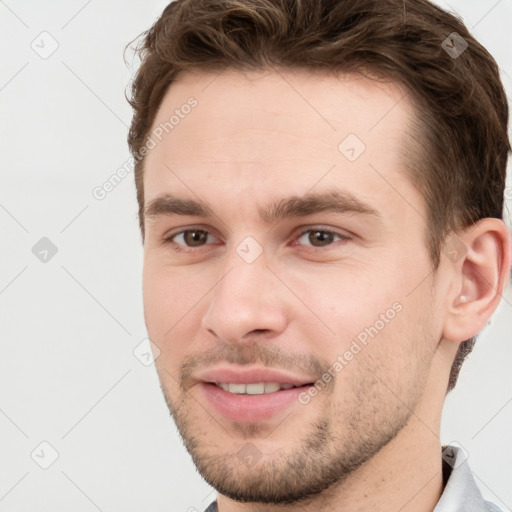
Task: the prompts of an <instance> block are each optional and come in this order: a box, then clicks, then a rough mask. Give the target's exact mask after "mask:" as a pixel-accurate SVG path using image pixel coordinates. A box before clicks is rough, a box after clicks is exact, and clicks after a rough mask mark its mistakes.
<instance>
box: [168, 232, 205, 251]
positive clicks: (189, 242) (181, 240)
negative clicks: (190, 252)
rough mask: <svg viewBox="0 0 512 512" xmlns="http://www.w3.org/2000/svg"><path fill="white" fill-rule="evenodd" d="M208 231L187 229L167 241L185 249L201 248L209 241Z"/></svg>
mask: <svg viewBox="0 0 512 512" xmlns="http://www.w3.org/2000/svg"><path fill="white" fill-rule="evenodd" d="M208 235H209V233H208V231H204V230H203V229H185V230H183V231H180V232H179V233H175V234H174V235H172V236H170V237H169V238H168V239H167V240H166V241H167V242H174V243H176V244H177V245H179V246H184V247H200V246H202V245H204V244H205V243H206V242H207V240H208Z"/></svg>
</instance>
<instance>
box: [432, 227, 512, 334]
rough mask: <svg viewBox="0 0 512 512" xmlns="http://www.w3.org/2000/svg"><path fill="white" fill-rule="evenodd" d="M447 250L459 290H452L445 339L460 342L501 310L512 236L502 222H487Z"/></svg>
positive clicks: (457, 238)
mask: <svg viewBox="0 0 512 512" xmlns="http://www.w3.org/2000/svg"><path fill="white" fill-rule="evenodd" d="M446 247H447V248H448V250H446V249H445V251H444V257H445V258H446V259H447V264H448V265H451V266H452V269H451V270H452V271H453V276H454V280H455V284H456V286H454V287H450V289H451V292H450V295H449V296H448V301H449V302H448V309H447V314H446V316H445V323H444V327H443V338H445V339H448V340H451V341H457V342H461V341H465V340H467V339H469V338H471V337H472V336H475V335H476V334H478V333H479V332H480V331H481V330H483V328H484V327H485V326H486V325H487V323H488V321H489V319H490V318H491V316H492V314H493V313H494V311H495V310H496V308H497V307H498V304H499V302H500V300H501V298H502V294H503V291H504V289H505V286H506V284H507V281H508V279H509V275H510V262H511V246H510V233H509V231H508V228H507V226H506V225H505V223H504V222H503V221H502V220H500V219H494V218H485V219H481V220H480V221H478V222H477V223H476V224H475V225H473V226H471V227H470V228H468V229H467V230H466V231H464V232H463V233H460V234H458V235H457V236H455V235H452V236H451V238H450V239H449V240H448V242H447V244H446ZM442 257H443V256H442Z"/></svg>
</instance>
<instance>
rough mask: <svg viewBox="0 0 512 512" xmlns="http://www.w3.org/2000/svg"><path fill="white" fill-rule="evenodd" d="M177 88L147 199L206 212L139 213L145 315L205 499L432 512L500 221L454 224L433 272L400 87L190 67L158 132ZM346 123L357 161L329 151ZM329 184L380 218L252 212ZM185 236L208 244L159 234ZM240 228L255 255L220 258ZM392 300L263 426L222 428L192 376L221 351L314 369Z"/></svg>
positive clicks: (487, 301) (277, 506) (502, 248)
mask: <svg viewBox="0 0 512 512" xmlns="http://www.w3.org/2000/svg"><path fill="white" fill-rule="evenodd" d="M190 96H194V97H195V98H196V99H197V101H198V105H197V107H196V108H195V109H193V110H192V111H191V113H190V114H189V115H187V116H185V117H184V118H183V119H180V122H179V124H178V125H176V126H175V127H174V129H173V130H172V131H170V132H169V134H168V135H167V136H165V137H163V139H162V141H161V142H160V143H159V144H157V145H156V147H155V148H154V149H152V150H151V151H150V153H149V154H148V155H147V157H146V160H145V164H144V169H145V170H144V187H145V204H149V203H150V202H151V201H152V200H153V199H155V198H156V197H158V196H159V195H161V194H163V193H166V192H168V193H172V194H173V195H176V196H179V197H182V198H187V199H196V200H197V199H201V200H203V201H205V202H207V203H208V204H209V205H210V207H211V208H212V210H213V211H214V213H215V215H214V216H210V217H200V218H197V217H192V216H179V215H160V216H154V217H151V218H148V217H147V218H146V219H145V231H146V234H145V241H144V276H143V292H144V310H145V321H146V326H147V329H148V333H149V337H150V339H151V340H152V341H153V343H154V344H155V345H156V346H157V347H158V348H159V350H160V355H159V356H158V358H157V359H156V367H157V371H158V375H159V378H160V382H161V387H162V390H163V393H164V396H165V398H166V401H167V403H168V405H169V408H170V410H171V412H172V414H173V417H174V420H175V421H176V424H177V426H178V429H179V431H180V434H181V436H182V437H183V440H184V443H185V446H186V447H187V449H188V451H189V452H190V453H191V456H192V458H193V460H194V463H195V464H196V466H197V467H198V469H199V471H200V472H201V474H202V476H203V477H204V478H205V480H206V481H208V482H209V483H210V484H211V485H212V486H214V487H215V488H216V489H217V490H218V491H219V496H218V505H219V510H220V511H221V512H230V511H256V510H265V511H271V510H280V511H284V510H288V509H290V510H294V509H295V508H296V506H297V502H298V501H299V500H300V501H301V503H300V505H301V507H302V510H304V511H310V510H325V511H331V510H333V511H334V510H350V511H353V512H355V511H363V510H379V511H394V512H395V511H397V510H401V511H402V512H409V511H415V512H422V511H425V512H426V511H432V510H433V508H434V507H435V504H436V503H437V501H438V500H439V497H440V495H441V493H442V491H443V481H442V459H441V442H440V439H439V432H440V418H441V412H442V406H443V403H444V399H445V393H446V388H447V384H448V376H449V371H450V367H451V364H452V362H453V360H454V357H455V353H456V350H457V348H458V345H459V343H460V342H461V341H464V340H465V339H468V338H469V337H471V336H473V335H474V334H476V333H478V332H479V331H480V330H481V329H482V328H483V327H484V326H485V325H486V323H487V321H488V319H489V318H490V316H491V315H492V313H493V312H494V310H495V309H496V307H497V305H498V303H499V300H500V294H501V293H502V291H503V287H504V283H505V280H506V278H507V272H508V269H509V267H510V239H509V235H508V231H507V229H506V227H505V225H504V224H503V222H501V221H500V220H496V219H483V220H481V221H480V222H479V223H478V224H477V225H475V226H474V227H472V228H471V229H469V230H467V231H465V232H462V233H459V234H458V238H459V240H460V241H462V242H463V243H464V244H465V245H466V249H467V251H466V252H465V254H464V255H463V256H462V257H461V258H460V259H458V260H457V261H452V260H450V259H449V258H447V256H446V255H445V254H444V253H443V254H442V257H441V264H440V266H439V268H438V270H437V272H432V263H431V261H430V259H429V256H428V252H427V248H426V245H425V233H426V226H425V218H426V210H425V205H424V201H423V199H422V197H421V195H420V194H419V193H418V192H417V191H416V190H415V188H414V187H413V185H412V184H411V182H410V180H409V179H408V177H407V172H406V168H405V162H404V161H403V160H404V159H403V158H402V156H401V155H402V152H401V148H402V147H403V144H407V143H409V141H408V139H407V136H406V132H407V128H408V126H409V125H410V121H411V119H412V118H413V116H414V115H415V110H414V105H413V104H412V102H411V101H410V100H409V97H408V95H407V94H406V91H404V90H403V88H401V87H400V86H399V85H398V84H396V83H392V82H387V83H383V82H376V81H371V80H369V79H368V78H365V77H362V76H360V75H342V76H339V77H334V76H332V75H328V74H318V73H316V74H314V75H313V74H311V73H307V72H297V71H296V72H292V71H290V70H287V71H284V70H280V71H277V70H268V71H266V72H250V73H241V72H238V71H233V70H227V71H224V72H223V73H221V74H219V75H213V74H207V73H200V72H197V73H191V72H188V73H186V74H183V75H181V76H180V77H179V79H178V80H177V81H176V82H175V83H174V84H173V85H172V86H171V87H170V88H169V90H168V91H167V93H166V95H165V97H164V99H163V101H162V104H161V106H160V109H159V111H158V114H157V116H156V119H155V122H154V127H157V126H158V125H159V124H160V123H162V122H165V121H166V120H168V118H169V116H170V115H171V114H172V113H173V112H174V110H175V109H176V108H180V106H181V105H183V104H184V103H186V101H187V98H189V97H190ZM348 134H356V135H357V137H358V138H359V139H360V140H362V141H363V142H364V144H365V146H366V149H365V151H364V152H363V153H362V154H361V155H360V156H359V157H358V158H357V159H356V160H355V161H349V160H348V159H347V158H345V156H344V155H343V154H342V153H341V152H340V151H339V150H338V145H339V144H340V142H342V141H343V140H344V139H345V137H346V136H347V135H348ZM333 187H337V188H338V189H341V190H344V191H349V192H350V193H352V194H354V195H355V196H356V197H357V198H359V199H361V200H362V201H364V202H365V203H368V204H369V205H371V207H372V208H374V209H375V210H377V211H378V212H380V219H376V218H374V217H373V216H368V215H358V214H353V213H332V212H320V213H315V214H313V215H310V216H308V217H305V218H288V219H284V220H282V221H280V222H278V223H275V224H274V225H271V226H269V225H267V224H265V223H263V222H262V220H261V219H260V218H259V215H258V208H259V207H262V206H263V205H265V204H267V203H268V202H269V201H271V200H279V199H281V198H284V197H288V196H293V195H295V196H303V195H304V194H306V193H308V192H322V191H326V190H328V189H331V188H333ZM308 227H309V228H310V229H313V232H314V231H315V229H314V228H316V229H317V230H318V229H320V228H322V229H327V230H330V231H333V232H335V233H337V234H340V235H344V236H347V237H349V238H348V239H341V238H338V237H336V236H334V238H333V239H329V242H327V243H323V244H321V243H318V242H317V241H315V239H314V237H313V236H312V233H311V232H308V233H306V235H304V236H301V233H302V232H303V231H305V230H306V228H308ZM186 228H188V229H191V228H196V229H200V230H206V231H207V232H208V237H207V238H206V239H205V240H204V242H203V243H202V245H201V244H199V245H196V246H190V240H191V238H190V233H189V237H188V238H184V237H183V235H182V236H177V237H175V238H174V239H172V242H171V241H168V242H164V239H165V238H166V237H169V236H170V235H172V234H175V233H177V232H178V231H180V230H183V229H186ZM247 236H251V237H253V238H254V239H255V240H256V241H257V243H258V244H259V246H260V247H261V249H262V251H263V252H262V254H261V255H260V256H259V257H258V258H257V259H256V260H255V261H254V262H252V263H247V262H246V261H244V260H243V259H242V258H241V257H240V255H239V253H238V252H237V250H236V248H237V246H238V245H239V244H240V243H241V242H242V241H243V240H244V239H245V238H246V237H247ZM187 240H188V243H189V247H187V245H186V244H187ZM314 244H316V247H315V245H314ZM175 247H181V248H182V249H185V250H187V249H188V251H189V252H177V251H176V250H175ZM461 296H463V297H464V298H463V299H462V300H461V299H460V297H461ZM394 303H399V304H400V305H401V307H402V309H401V311H400V312H399V313H397V314H396V315H395V316H394V318H393V319H392V320H391V321H389V322H388V323H386V324H385V327H384V328H382V329H381V330H379V332H378V334H377V335H376V336H375V337H374V338H371V339H370V340H369V342H368V344H367V345H366V346H365V347H364V348H363V349H362V350H361V351H360V352H358V353H357V355H355V356H354V357H353V359H352V360H351V361H349V362H348V364H346V365H345V366H344V367H343V369H342V371H339V372H337V373H336V376H335V378H334V379H333V380H332V381H331V383H330V384H329V386H326V387H325V389H324V390H322V391H320V392H319V393H318V394H317V396H315V397H314V398H312V399H311V401H310V402H309V403H308V404H306V405H303V404H301V403H299V402H297V403H294V404H293V405H292V407H290V408H288V409H287V410H286V412H283V413H282V414H281V413H279V414H277V415H275V416H274V417H273V418H272V419H271V420H268V421H264V422H257V423H256V422H253V423H249V422H234V421H229V420H227V419H226V418H224V417H222V416H220V415H219V414H218V413H216V411H215V410H214V409H212V408H211V406H210V405H209V404H208V402H207V401H206V400H205V397H204V395H203V394H202V393H201V389H200V386H199V384H198V382H197V380H195V379H194V376H195V375H196V374H197V372H199V371H204V370H206V369H208V368H210V367H213V366H214V365H217V364H218V363H220V362H224V363H226V364H231V365H235V366H237V367H238V368H242V366H241V365H242V364H243V365H249V366H270V367H273V368H285V369H287V370H289V371H292V372H294V373H296V374H297V375H308V376H314V377H315V378H321V375H322V371H324V370H327V369H328V368H329V367H331V366H332V365H333V363H334V362H335V361H336V360H337V356H338V355H339V354H343V353H344V352H345V351H346V350H348V349H349V348H350V345H351V342H352V341H353V340H354V339H355V337H356V336H357V335H358V334H359V333H361V332H362V331H364V329H365V327H368V326H370V325H374V324H375V322H376V320H378V319H379V317H380V315H381V314H383V313H385V312H386V311H387V310H389V308H391V307H392V305H393V304H394ZM185 364H186V365H185ZM185 368H187V369H188V372H185V371H184V369H185ZM242 449H245V450H247V449H250V450H253V452H252V453H254V454H256V455H257V457H256V458H257V459H258V460H257V462H256V463H255V464H254V465H252V466H249V465H247V464H246V463H244V461H243V460H241V458H240V457H238V456H237V454H238V453H239V452H240V450H242Z"/></svg>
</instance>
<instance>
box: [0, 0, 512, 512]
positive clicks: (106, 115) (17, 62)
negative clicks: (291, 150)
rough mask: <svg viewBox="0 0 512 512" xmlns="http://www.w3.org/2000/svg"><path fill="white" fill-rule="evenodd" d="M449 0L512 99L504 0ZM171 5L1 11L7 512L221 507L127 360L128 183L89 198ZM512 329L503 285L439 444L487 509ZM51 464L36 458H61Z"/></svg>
mask: <svg viewBox="0 0 512 512" xmlns="http://www.w3.org/2000/svg"><path fill="white" fill-rule="evenodd" d="M441 5H443V6H445V7H448V8H449V9H456V10H457V11H458V12H459V13H460V15H461V16H462V17H463V19H464V21H465V23H466V24H467V25H468V27H472V28H473V33H474V35H475V36H476V37H477V38H478V39H479V40H480V41H481V42H482V43H483V44H484V45H485V46H486V47H487V48H488V49H489V51H490V52H491V53H492V54H493V55H494V56H495V58H496V59H497V61H498V63H499V65H500V67H501V69H502V77H503V81H504V83H505V86H506V87H507V90H508V95H509V97H510V96H511V94H510V91H511V89H512V81H511V79H510V77H511V76H512V59H511V55H512V54H511V52H510V49H511V48H512V40H511V36H510V32H511V24H510V23H511V20H512V0H501V1H498V2H497V1H496V0H490V1H487V0H486V1H483V0H473V1H468V0H464V1H463V0H458V1H456V0H453V1H452V2H451V7H450V6H448V4H447V3H444V2H441ZM164 6H165V2H163V1H157V0H153V1H145V2H133V1H126V0H125V1H123V2H121V1H113V0H107V1H101V2H100V1H99V0H92V1H88V2H87V1H85V0H76V1H75V0H73V1H69V0H68V1H64V0H62V1H52V2H50V1H46V2H38V1H35V0H34V1H18V2H16V1H15V0H5V1H3V0H2V1H0V34H1V38H2V43H1V46H0V52H1V61H0V62H1V64H0V66H1V68H0V102H1V133H0V144H1V150H0V161H1V169H2V186H1V188H0V222H1V228H2V234H3V241H2V262H1V265H0V272H1V273H0V301H1V303H0V310H1V314H2V336H1V344H2V345H1V350H2V356H1V358H0V376H1V382H0V385H1V387H0V389H1V395H0V396H1V404H0V405H1V407H0V431H1V432H0V433H1V436H0V442H1V454H2V455H1V457H2V464H1V465H0V510H1V511H2V512H14V511H16V512H20V511H25V512H28V511H30V512H43V511H52V512H59V511H68V512H69V511H70V510H73V511H74V512H82V511H83V512H89V511H91V512H92V511H95V510H101V511H104V512H107V511H123V512H128V511H139V512H140V511H142V510H145V511H152V512H157V511H164V510H173V511H186V510H189V509H190V510H193V509H192V508H190V507H195V508H196V509H198V510H201V511H202V510H203V509H204V508H205V507H206V506H207V504H208V503H209V502H210V501H212V500H213V498H214V497H215V492H214V491H213V490H212V489H211V488H210V487H209V486H208V485H207V484H206V483H205V482H204V481H202V479H201V477H200V476H199V474H198V473H197V472H196V470H195V468H194V465H193V464H192V461H191V459H190V457H189V455H188V454H187V452H186V451H185V449H184V448H183V446H182V444H181V441H180V439H179V437H178V435H177V432H176V429H175V427H174V423H173V421H172V419H171V418H170V416H169V413H168V410H167V407H166V405H165V403H164V400H163V397H162V396H161V391H160V388H159V384H158V380H157V376H156V373H155V370H154V367H153V366H149V367H146V366H144V365H143V364H141V363H140V362H139V360H137V359H136V358H135V357H134V355H133V350H134V348H135V347H136V346H137V345H138V344H139V343H140V342H141V341H142V340H143V339H144V338H145V337H146V331H145V326H144V320H143V309H142V294H141V270H142V247H141V241H140V235H139V232H138V224H137V204H136V198H135V186H134V183H133V176H132V175H131V174H130V175H129V176H128V177H127V178H126V179H125V180H124V181H123V182H122V183H121V184H120V185H118V186H117V188H116V189H115V190H113V191H112V192H111V193H110V194H109V195H108V196H107V197H106V198H105V199H104V200H103V201H99V200H97V199H95V198H94V197H93V195H92V190H93V188H94V187H96V186H98V185H101V184H102V183H104V182H105V181H106V180H107V179H108V177H109V176H110V175H111V174H112V173H114V172H115V171H116V170H117V169H118V168H119V167H121V166H122V165H123V164H124V163H125V162H126V160H127V158H128V156H129V153H128V149H127V144H126V134H127V127H128V125H129V123H130V120H131V110H130V108H129V105H128V104H127V102H126V101H125V98H124V90H125V87H126V85H127V84H128V83H129V81H130V78H131V73H132V71H133V70H130V69H128V68H127V67H126V66H125V64H124V62H123V56H122V54H123V48H124V46H125V45H126V44H127V43H128V42H129V41H131V40H132V39H133V38H135V37H136V36H137V35H138V34H139V33H140V32H142V31H143V30H146V29H147V28H149V27H150V26H151V24H152V23H153V22H154V21H155V19H156V17H157V16H158V15H159V14H160V12H161V11H162V9H163V7H164ZM43 31H47V32H48V33H49V34H51V37H52V38H53V39H55V40H56V41H57V43H58V45H59V46H58V48H57V50H56V51H55V52H54V53H53V54H52V55H51V56H50V57H48V58H47V59H43V58H41V57H40V56H39V55H38V54H37V53H36V52H35V51H34V50H33V49H32V47H31V44H32V41H34V40H35V43H34V44H39V45H40V46H41V45H42V43H40V42H39V43H38V41H40V37H48V36H39V35H40V34H41V32H43ZM38 37H39V39H38ZM50 45H51V40H50V39H46V42H45V48H46V49H48V48H51V46H50ZM509 174H510V173H509ZM509 206H510V205H509ZM507 211H508V213H507V216H508V217H510V213H509V212H510V208H509V209H508V210H507ZM42 237H48V238H49V239H50V240H51V241H52V242H53V244H55V246H56V247H57V249H58V252H57V254H56V255H55V256H54V257H53V258H51V259H50V260H49V261H48V262H47V263H42V262H41V261H39V259H37V258H36V257H35V256H34V254H33V253H32V247H33V246H34V245H35V244H36V243H37V242H38V241H39V240H40V239H41V238H42ZM511 332H512V296H511V293H510V289H509V290H508V292H507V295H506V296H505V298H504V300H503V301H502V304H501V306H500V308H499V310H498V313H497V314H496V315H495V317H494V318H493V322H492V324H491V326H490V327H489V328H488V329H487V331H486V333H485V335H483V336H482V337H481V338H480V339H479V341H478V343H477V347H476V348H475V350H474V351H473V353H472V355H471V356H470V359H469V360H468V361H467V362H466V363H465V365H464V367H463V370H462V373H461V376H460V379H459V383H458V385H457V388H456V390H455V391H454V392H452V393H451V394H450V395H449V397H448V399H447V401H446V404H445V411H444V420H443V425H442V442H443V443H444V444H446V443H450V442H452V441H458V442H459V443H460V444H462V445H463V446H464V447H465V448H466V449H467V450H468V452H469V454H470V455H469V463H470V466H471V468H472V469H473V471H474V473H475V475H476V480H477V483H478V484H479V486H480V488H481V490H482V492H483V494H484V497H486V499H489V500H492V501H494V502H495V503H496V504H498V505H499V506H500V507H501V508H503V509H504V510H511V509H512V486H511V485H510V482H512V457H511V455H512V435H511V432H512V429H511V426H512V403H511V401H512V382H511V377H510V371H509V367H510V364H511V361H512V343H511V338H512V336H511ZM43 441H46V442H48V443H50V444H51V446H53V447H54V449H55V450H56V451H57V452H58V454H59V457H58V458H57V460H56V461H55V462H54V463H53V465H51V466H50V467H49V468H48V469H46V470H44V469H42V468H41V467H39V465H37V464H36V462H34V460H33V459H32V458H31V453H32V452H33V450H34V449H36V448H38V447H39V445H40V443H41V442H43ZM38 450H39V451H38ZM38 450H36V453H39V454H41V451H40V450H41V447H39V448H38ZM43 452H44V456H42V455H40V458H39V461H40V462H41V463H44V460H43V459H44V458H45V457H46V459H47V460H48V457H50V456H51V450H50V449H49V448H44V446H43ZM34 457H36V456H34Z"/></svg>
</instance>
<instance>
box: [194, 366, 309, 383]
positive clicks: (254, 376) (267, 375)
mask: <svg viewBox="0 0 512 512" xmlns="http://www.w3.org/2000/svg"><path fill="white" fill-rule="evenodd" d="M197 379H198V380H200V381H203V382H211V383H225V384H251V383H256V382H276V383H278V384H293V385H294V386H303V385H304V384H311V383H313V382H314V381H315V380H316V379H314V378H309V377H301V376H298V375H293V374H290V373H287V372H284V371H282V370H277V369H273V368H238V369H237V368H233V367H222V368H213V369H210V370H207V371H204V372H202V373H200V374H199V375H197Z"/></svg>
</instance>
